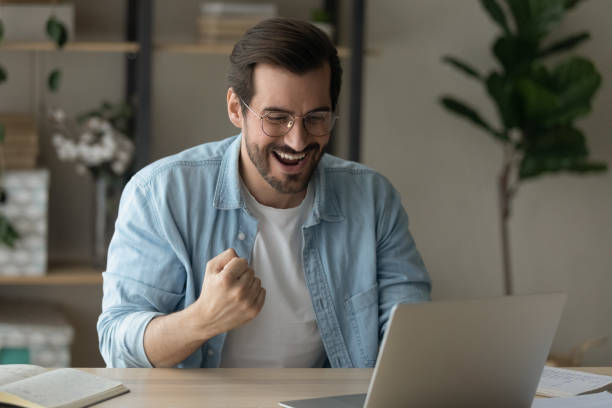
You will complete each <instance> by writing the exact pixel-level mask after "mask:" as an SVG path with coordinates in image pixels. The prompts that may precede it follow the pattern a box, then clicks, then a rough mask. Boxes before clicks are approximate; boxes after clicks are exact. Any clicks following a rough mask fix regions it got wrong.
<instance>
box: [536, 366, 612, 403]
mask: <svg viewBox="0 0 612 408" xmlns="http://www.w3.org/2000/svg"><path fill="white" fill-rule="evenodd" d="M607 385H612V377H610V376H607V375H598V374H591V373H585V372H582V371H576V370H567V369H564V368H556V367H548V366H545V367H544V371H543V372H542V377H541V378H540V383H539V384H538V389H537V392H536V394H537V395H544V396H548V397H569V396H572V395H578V394H582V393H585V392H589V391H594V390H598V389H601V388H603V387H606V386H607Z"/></svg>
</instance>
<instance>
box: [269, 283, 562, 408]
mask: <svg viewBox="0 0 612 408" xmlns="http://www.w3.org/2000/svg"><path fill="white" fill-rule="evenodd" d="M565 299H566V296H565V295H564V294H560V293H556V294H547V295H529V296H507V297H501V298H493V299H481V300H465V301H441V302H428V303H415V304H400V305H397V306H396V307H395V308H394V310H393V311H392V313H391V322H390V324H389V328H388V330H387V332H386V333H385V336H384V338H383V342H382V346H381V349H380V353H379V355H378V359H377V361H376V368H375V369H374V374H373V375H372V379H371V380H370V386H369V388H368V393H367V394H355V395H345V396H336V397H326V398H314V399H307V400H296V401H284V402H280V403H279V405H280V406H281V407H287V408H314V407H317V408H321V407H329V408H350V407H365V408H372V407H385V408H386V407H408V406H411V407H512V408H521V407H525V408H528V407H531V404H532V401H533V397H534V395H535V391H536V388H537V385H538V381H539V379H540V375H541V374H542V369H543V367H544V363H545V361H546V357H547V355H548V352H549V349H550V346H551V344H552V340H553V337H554V335H555V332H556V329H557V325H558V323H559V319H560V318H561V312H562V310H563V306H564V304H565Z"/></svg>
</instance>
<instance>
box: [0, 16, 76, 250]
mask: <svg viewBox="0 0 612 408" xmlns="http://www.w3.org/2000/svg"><path fill="white" fill-rule="evenodd" d="M45 30H46V33H47V36H48V37H49V39H50V40H51V41H53V42H54V43H55V45H56V46H57V48H58V49H62V48H63V47H64V45H65V44H66V42H67V41H68V30H67V29H66V26H65V25H64V23H62V22H61V21H60V20H58V19H57V18H56V17H55V15H53V14H52V15H51V16H50V17H49V19H48V20H47V23H46V25H45ZM3 39H4V23H3V22H2V20H1V19H0V44H1V43H2V41H3ZM61 75H62V73H61V71H60V70H59V69H57V68H55V69H53V70H52V71H51V72H50V73H49V75H48V77H47V87H48V88H49V90H50V91H52V92H55V91H57V90H58V89H59V86H60V82H61ZM7 79H8V74H7V71H6V69H5V68H4V67H3V66H2V65H0V84H2V83H3V82H6V80H7ZM5 131H6V130H5V127H4V124H2V123H0V205H2V204H3V203H4V202H5V201H6V191H5V190H4V188H2V178H1V177H2V172H3V171H4V149H3V148H2V145H3V143H4V138H5ZM18 238H19V233H18V232H17V231H16V230H15V228H14V227H13V225H12V224H11V222H10V220H9V219H8V218H6V216H5V215H4V214H2V213H0V244H4V245H7V246H9V247H11V248H13V247H14V246H15V242H16V241H17V239H18Z"/></svg>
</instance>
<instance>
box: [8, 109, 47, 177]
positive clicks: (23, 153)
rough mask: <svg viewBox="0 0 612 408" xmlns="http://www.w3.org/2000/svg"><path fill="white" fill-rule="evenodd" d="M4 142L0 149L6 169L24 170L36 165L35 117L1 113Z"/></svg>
mask: <svg viewBox="0 0 612 408" xmlns="http://www.w3.org/2000/svg"><path fill="white" fill-rule="evenodd" d="M0 123H2V124H3V125H4V129H5V134H4V143H2V144H0V151H2V152H3V154H4V167H5V168H6V169H15V170H26V169H33V168H35V167H36V158H37V157H38V151H39V148H38V131H37V126H36V119H34V117H32V116H30V115H25V114H2V115H0Z"/></svg>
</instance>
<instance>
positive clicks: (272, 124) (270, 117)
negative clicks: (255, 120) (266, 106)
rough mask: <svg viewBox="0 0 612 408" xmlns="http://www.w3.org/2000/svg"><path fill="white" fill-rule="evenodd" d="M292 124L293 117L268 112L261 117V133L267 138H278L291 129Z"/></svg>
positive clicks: (281, 113)
mask: <svg viewBox="0 0 612 408" xmlns="http://www.w3.org/2000/svg"><path fill="white" fill-rule="evenodd" d="M293 122H294V119H293V117H292V116H291V115H289V114H288V113H283V112H269V113H267V114H266V115H264V117H263V121H262V126H263V131H264V133H265V134H266V135H268V136H271V137H279V136H282V135H284V134H285V133H287V132H288V131H289V130H290V129H291V128H292V127H293Z"/></svg>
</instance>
